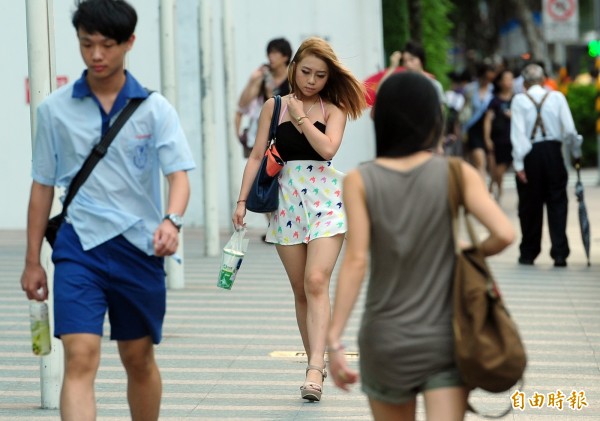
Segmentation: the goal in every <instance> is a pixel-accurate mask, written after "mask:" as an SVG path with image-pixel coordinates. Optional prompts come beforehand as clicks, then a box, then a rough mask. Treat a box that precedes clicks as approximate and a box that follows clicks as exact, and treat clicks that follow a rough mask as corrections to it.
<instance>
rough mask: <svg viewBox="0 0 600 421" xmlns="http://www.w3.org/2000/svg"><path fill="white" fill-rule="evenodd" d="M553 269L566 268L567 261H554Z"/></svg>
mask: <svg viewBox="0 0 600 421" xmlns="http://www.w3.org/2000/svg"><path fill="white" fill-rule="evenodd" d="M554 267H555V268H566V267H567V261H566V260H565V259H554Z"/></svg>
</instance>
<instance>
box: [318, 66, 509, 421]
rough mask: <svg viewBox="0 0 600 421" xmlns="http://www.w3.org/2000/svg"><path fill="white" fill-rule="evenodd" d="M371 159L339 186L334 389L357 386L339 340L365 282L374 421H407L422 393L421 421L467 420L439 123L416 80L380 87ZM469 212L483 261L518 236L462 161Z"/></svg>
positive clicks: (427, 89) (427, 86)
mask: <svg viewBox="0 0 600 421" xmlns="http://www.w3.org/2000/svg"><path fill="white" fill-rule="evenodd" d="M374 122H375V133H376V138H377V158H376V159H375V160H374V161H372V162H369V163H366V164H363V165H361V166H360V167H359V168H358V169H356V170H354V171H352V172H350V173H349V174H348V175H347V176H346V178H345V180H344V190H343V191H344V201H345V203H346V211H347V217H348V235H347V238H348V242H347V245H346V253H345V256H344V260H343V263H342V267H341V269H340V272H339V276H338V283H337V290H336V295H335V305H334V311H333V318H332V322H331V325H330V329H329V335H328V345H329V364H330V372H331V374H332V375H333V378H334V381H335V383H336V385H337V386H338V387H340V388H342V389H344V390H348V385H349V384H351V383H354V382H356V381H357V380H358V373H356V372H354V371H353V370H351V369H350V368H349V367H348V365H347V363H346V360H345V357H344V353H343V352H340V351H341V350H342V349H343V348H344V347H343V345H341V343H340V338H341V336H342V332H343V330H344V327H345V325H346V322H347V320H348V317H349V316H350V313H351V311H352V307H353V306H354V304H355V302H356V299H357V297H358V294H359V292H360V287H361V283H362V281H363V279H364V276H365V273H366V270H367V267H368V266H369V255H370V276H369V284H368V289H367V297H366V301H365V309H364V313H363V319H362V324H361V328H360V331H359V337H358V343H359V349H360V376H361V387H362V390H363V391H364V392H365V393H366V394H367V396H368V398H369V403H370V405H371V410H372V412H373V416H374V418H375V419H376V420H387V419H411V420H412V419H414V416H415V407H416V395H417V394H418V393H423V395H424V398H425V407H426V411H427V418H428V419H431V420H436V421H438V420H442V421H443V420H460V419H463V417H464V414H465V410H466V402H467V395H468V391H467V389H466V388H464V387H463V383H462V381H461V378H460V374H459V372H458V370H457V368H456V365H455V363H454V355H453V334H452V320H451V319H452V301H451V290H452V275H453V268H454V260H455V257H454V256H455V255H454V242H453V241H454V239H453V231H452V216H451V213H450V207H449V203H448V161H447V159H446V158H444V157H442V156H438V155H434V154H432V152H431V151H432V150H434V149H435V147H436V146H437V145H438V142H439V139H440V136H441V131H442V125H443V117H442V112H441V108H440V105H439V101H438V99H437V94H436V91H435V89H434V88H433V86H432V85H431V83H430V82H429V81H428V80H427V79H426V78H425V77H423V76H421V75H418V74H414V73H409V72H406V73H399V74H396V75H393V76H391V77H390V78H389V79H388V80H386V81H385V82H384V83H383V84H382V86H381V89H380V91H379V92H378V94H377V105H376V107H375V118H374ZM462 172H463V179H464V196H465V206H466V208H467V209H468V210H469V212H470V213H471V214H472V215H474V216H475V218H477V219H478V220H479V221H480V222H481V223H482V224H483V226H485V227H486V228H487V229H488V230H489V235H488V237H487V238H486V239H485V240H484V241H483V242H482V243H481V247H482V250H483V251H484V253H485V254H486V255H488V256H490V255H493V254H496V253H498V252H500V251H501V250H503V249H504V248H505V247H507V246H508V245H509V244H510V243H511V242H512V241H513V238H514V230H513V227H512V226H511V223H510V221H509V220H508V218H507V217H506V215H504V213H503V212H502V210H501V209H500V208H499V207H498V205H497V204H496V202H494V200H492V198H491V197H490V195H489V194H488V192H487V188H486V186H485V184H484V182H483V180H482V179H481V177H480V176H479V174H478V173H477V171H476V170H475V169H474V168H473V167H472V166H470V165H469V164H466V163H463V165H462Z"/></svg>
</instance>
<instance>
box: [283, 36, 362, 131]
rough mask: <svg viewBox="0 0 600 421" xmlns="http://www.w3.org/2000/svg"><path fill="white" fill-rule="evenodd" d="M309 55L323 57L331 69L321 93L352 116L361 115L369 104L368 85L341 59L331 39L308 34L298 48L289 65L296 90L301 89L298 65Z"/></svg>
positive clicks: (291, 79) (291, 80)
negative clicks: (297, 72) (309, 36)
mask: <svg viewBox="0 0 600 421" xmlns="http://www.w3.org/2000/svg"><path fill="white" fill-rule="evenodd" d="M307 56H315V57H317V58H319V59H321V60H323V61H324V62H325V63H326V64H327V68H328V70H329V78H328V79H327V83H326V84H325V86H324V87H323V90H322V91H321V92H320V93H319V95H321V97H323V98H324V99H325V100H326V101H328V102H331V103H332V104H334V105H335V106H337V107H339V108H340V109H341V110H343V111H344V112H346V114H348V115H349V116H350V118H352V119H354V120H356V119H357V118H359V117H360V116H361V114H362V112H363V110H364V109H365V108H366V107H367V102H366V99H365V86H364V84H363V83H362V82H361V81H359V80H358V79H356V77H354V75H353V74H352V72H350V70H348V69H347V68H346V67H345V66H344V65H343V64H342V63H341V62H340V61H339V60H338V58H337V56H336V55H335V52H334V51H333V49H332V48H331V46H330V45H329V43H328V42H327V41H325V40H324V39H322V38H318V37H311V38H307V39H306V40H304V42H303V43H302V45H300V48H298V51H296V54H295V55H294V58H293V59H292V63H291V64H290V66H289V68H288V80H289V82H290V85H291V87H292V93H294V92H298V91H299V90H300V89H299V88H298V85H297V84H296V67H297V66H298V63H299V62H300V61H302V60H303V59H304V58H305V57H307Z"/></svg>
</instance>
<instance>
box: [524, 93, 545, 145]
mask: <svg viewBox="0 0 600 421" xmlns="http://www.w3.org/2000/svg"><path fill="white" fill-rule="evenodd" d="M548 94H550V92H546V93H545V94H544V96H543V97H542V100H541V101H540V103H539V104H538V103H537V102H535V99H533V98H532V97H531V95H529V93H528V92H525V95H526V96H527V98H529V99H530V100H531V102H533V105H535V110H536V111H537V117H536V119H535V125H534V126H533V130H532V131H531V136H529V139H530V140H531V141H533V138H534V137H535V132H536V130H537V129H538V128H539V129H540V130H541V131H542V136H544V138H545V137H546V129H545V128H544V121H543V120H542V105H544V101H545V100H546V98H547V97H548Z"/></svg>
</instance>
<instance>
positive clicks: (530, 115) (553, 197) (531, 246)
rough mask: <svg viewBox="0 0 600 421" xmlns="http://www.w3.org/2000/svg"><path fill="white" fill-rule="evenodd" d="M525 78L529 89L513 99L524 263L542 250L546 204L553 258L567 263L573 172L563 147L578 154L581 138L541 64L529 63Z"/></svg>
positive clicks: (558, 264)
mask: <svg viewBox="0 0 600 421" xmlns="http://www.w3.org/2000/svg"><path fill="white" fill-rule="evenodd" d="M522 76H523V83H524V87H525V92H524V93H521V94H517V95H515V97H514V98H513V101H512V105H511V116H512V117H511V125H510V138H511V142H512V148H513V151H512V155H513V166H514V169H515V172H516V181H517V193H518V195H519V221H520V223H521V234H522V238H521V244H520V246H519V250H520V256H519V263H521V264H523V265H532V264H533V263H534V261H535V259H536V258H537V256H538V255H539V254H540V251H541V241H542V225H543V220H544V205H545V206H546V212H547V214H548V229H549V231H550V241H551V243H552V247H551V249H550V257H552V259H553V260H554V266H555V267H565V266H566V265H567V258H568V257H569V252H570V250H569V241H568V239H567V233H566V229H567V209H568V198H567V181H568V174H567V169H566V168H565V163H564V160H563V155H562V145H563V142H565V143H567V144H569V145H570V146H571V147H572V148H573V149H572V150H573V155H574V157H575V158H579V157H580V151H579V146H580V143H581V141H580V140H579V138H578V136H577V129H576V128H575V123H574V122H573V116H572V115H571V110H570V109H569V105H568V103H567V100H566V98H565V96H564V95H563V94H562V93H561V92H559V91H550V90H548V89H546V88H544V87H543V84H544V80H545V76H544V70H543V69H542V67H540V66H539V65H537V64H529V65H527V66H526V67H525V68H524V69H523V72H522Z"/></svg>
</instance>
